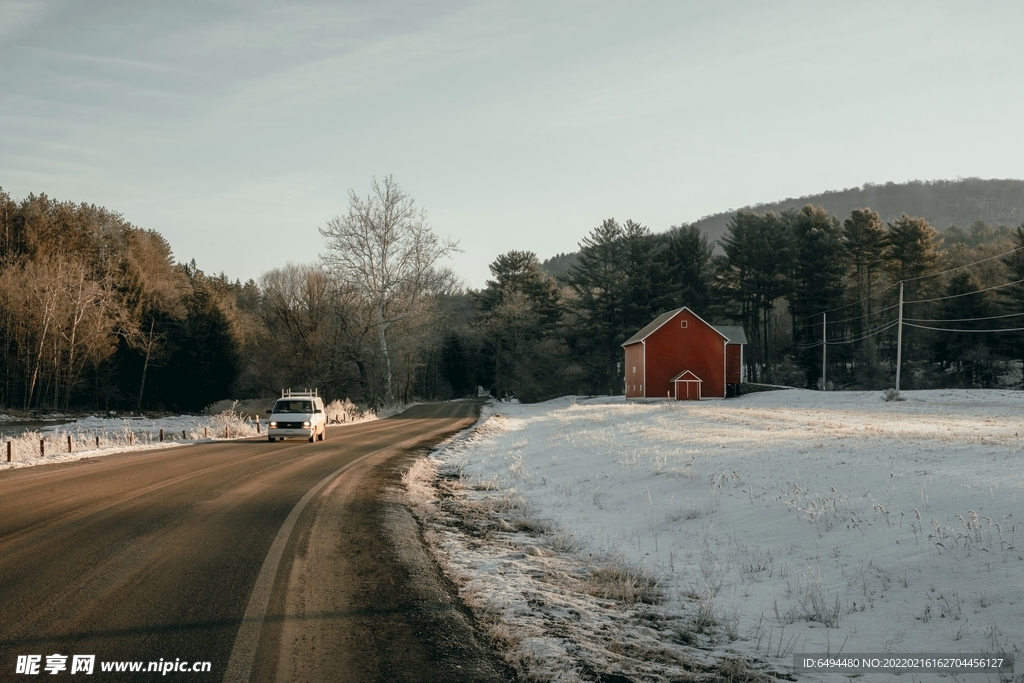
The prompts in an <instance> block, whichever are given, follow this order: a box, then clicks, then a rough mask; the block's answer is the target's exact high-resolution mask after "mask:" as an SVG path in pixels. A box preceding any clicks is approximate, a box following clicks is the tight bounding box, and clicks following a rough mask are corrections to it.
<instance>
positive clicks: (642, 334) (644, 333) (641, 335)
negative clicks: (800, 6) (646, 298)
mask: <svg viewBox="0 0 1024 683" xmlns="http://www.w3.org/2000/svg"><path fill="white" fill-rule="evenodd" d="M683 310H686V311H690V313H693V311H692V310H690V309H689V308H687V307H686V306H683V307H682V308H677V309H675V310H673V311H668V312H666V313H662V314H661V315H659V316H658V317H657V318H655V319H654V320H652V321H651V322H649V323H647V325H645V326H644V327H643V328H642V329H641V330H640V331H639V332H637V333H636V334H634V335H633V336H632V337H630V338H629V339H627V340H626V341H624V342H622V346H629V345H630V344H636V343H637V342H641V341H643V340H644V339H647V338H648V337H650V336H651V335H652V334H654V331H655V330H657V329H658V328H659V327H661V326H662V325H664V324H665V323H667V322H668V321H669V320H671V319H672V317H673V316H675V315H676V314H677V313H679V312H680V311H683ZM693 315H694V316H695V317H696V318H697V320H699V321H701V322H702V323H704V324H705V325H707V326H708V327H710V328H711V329H713V330H714V331H715V332H718V334H721V335H722V336H723V337H725V338H726V339H727V340H728V339H729V336H728V335H726V334H724V333H723V332H722V331H721V330H720V329H718V328H717V327H715V326H714V325H709V324H708V322H707V321H706V320H704V318H702V317H700V316H699V315H697V314H696V313H693ZM741 343H744V344H745V343H746V338H745V337H744V339H743V342H741Z"/></svg>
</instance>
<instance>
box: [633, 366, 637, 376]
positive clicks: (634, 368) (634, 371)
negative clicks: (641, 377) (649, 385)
mask: <svg viewBox="0 0 1024 683" xmlns="http://www.w3.org/2000/svg"><path fill="white" fill-rule="evenodd" d="M633 374H634V375H635V374H636V366H635V365H634V366H633Z"/></svg>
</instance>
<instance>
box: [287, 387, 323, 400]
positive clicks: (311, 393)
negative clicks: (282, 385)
mask: <svg viewBox="0 0 1024 683" xmlns="http://www.w3.org/2000/svg"><path fill="white" fill-rule="evenodd" d="M281 398H319V395H318V394H317V389H303V390H302V391H293V390H291V389H282V390H281Z"/></svg>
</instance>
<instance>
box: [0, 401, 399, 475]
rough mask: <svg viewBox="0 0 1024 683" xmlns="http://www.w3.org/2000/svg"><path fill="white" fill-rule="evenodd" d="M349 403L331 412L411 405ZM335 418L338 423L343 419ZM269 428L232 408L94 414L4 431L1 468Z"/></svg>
mask: <svg viewBox="0 0 1024 683" xmlns="http://www.w3.org/2000/svg"><path fill="white" fill-rule="evenodd" d="M271 403H272V401H271ZM349 406H351V404H349V403H347V402H339V401H335V402H332V403H331V404H330V405H328V406H327V409H328V413H329V414H330V415H340V414H344V415H345V418H344V422H342V423H340V424H346V425H351V424H359V423H361V422H367V421H371V420H377V419H382V418H385V417H389V416H391V415H395V414H397V413H400V412H402V411H403V410H405V409H406V408H408V407H409V406H406V405H396V406H393V407H390V408H387V409H382V410H381V411H380V412H379V413H374V412H371V411H359V410H357V409H349ZM353 408H354V407H353ZM332 410H333V412H332ZM331 424H332V428H333V427H334V426H337V425H338V424H339V423H338V422H332V423H331ZM257 425H258V426H257ZM266 433H267V420H266V419H262V420H259V421H258V422H257V421H256V420H254V419H250V418H246V417H242V416H241V415H239V414H238V413H236V412H234V411H232V410H228V411H226V412H223V413H220V414H218V415H179V416H170V417H160V418H146V417H132V418H116V417H97V416H90V417H84V418H80V419H78V420H74V421H72V422H67V423H63V424H56V425H52V426H45V427H41V428H40V429H38V430H35V431H29V432H25V433H23V434H19V435H18V436H14V437H4V438H3V439H2V443H0V472H2V471H4V470H8V469H18V468H23V467H35V466H37V465H45V464H50V463H58V462H73V461H76V460H81V459H83V458H96V457H101V456H104V455H113V454H115V453H126V452H142V451H148V450H154V449H158V448H172V447H178V446H189V445H193V444H197V443H211V442H214V441H225V440H228V441H230V440H237V439H251V438H253V437H257V436H260V435H264V434H266ZM161 434H162V440H161ZM69 440H70V442H69ZM40 442H42V446H41V445H40ZM8 443H10V444H11V445H10V448H11V456H12V457H11V462H7V456H6V453H7V448H8V445H7V444H8ZM69 444H70V445H69ZM40 450H42V453H43V455H42V456H40Z"/></svg>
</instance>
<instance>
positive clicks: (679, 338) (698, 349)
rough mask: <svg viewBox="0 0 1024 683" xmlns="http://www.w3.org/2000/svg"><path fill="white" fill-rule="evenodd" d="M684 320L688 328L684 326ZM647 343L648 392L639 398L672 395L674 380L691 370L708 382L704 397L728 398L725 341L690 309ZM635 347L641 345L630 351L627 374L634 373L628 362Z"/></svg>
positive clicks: (675, 317) (704, 386)
mask: <svg viewBox="0 0 1024 683" xmlns="http://www.w3.org/2000/svg"><path fill="white" fill-rule="evenodd" d="M683 320H685V321H686V328H682V327H681V326H680V322H681V321H683ZM645 342H646V345H647V377H646V379H647V386H646V387H645V389H646V392H644V393H643V394H639V392H638V395H646V396H649V397H656V396H666V395H669V392H671V391H672V378H673V377H675V376H676V375H678V374H679V373H680V372H682V371H683V370H689V371H690V372H692V373H693V374H695V375H697V377H699V378H700V379H702V380H703V381H704V383H703V384H702V385H701V392H700V393H701V396H702V397H709V398H717V397H721V398H725V338H724V337H723V336H722V335H721V334H719V333H718V332H717V331H716V330H715V329H714V328H713V327H711V326H710V325H708V324H706V323H705V322H703V321H702V320H701V319H700V318H698V317H697V316H696V315H695V314H694V313H692V312H691V311H690V310H682V311H680V312H679V313H677V314H676V315H675V316H673V317H672V318H671V319H669V321H668V322H666V323H665V324H664V325H662V326H661V327H659V328H658V329H657V330H656V331H654V332H652V333H651V334H650V336H648V337H647V339H646V340H645ZM632 346H640V345H639V344H633V345H631V346H630V347H628V348H627V368H626V369H627V371H629V370H632V366H631V365H630V364H629V363H628V357H629V355H628V350H629V348H631V347H632ZM637 372H639V368H637ZM627 376H628V375H627ZM629 395H630V394H627V396H629Z"/></svg>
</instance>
